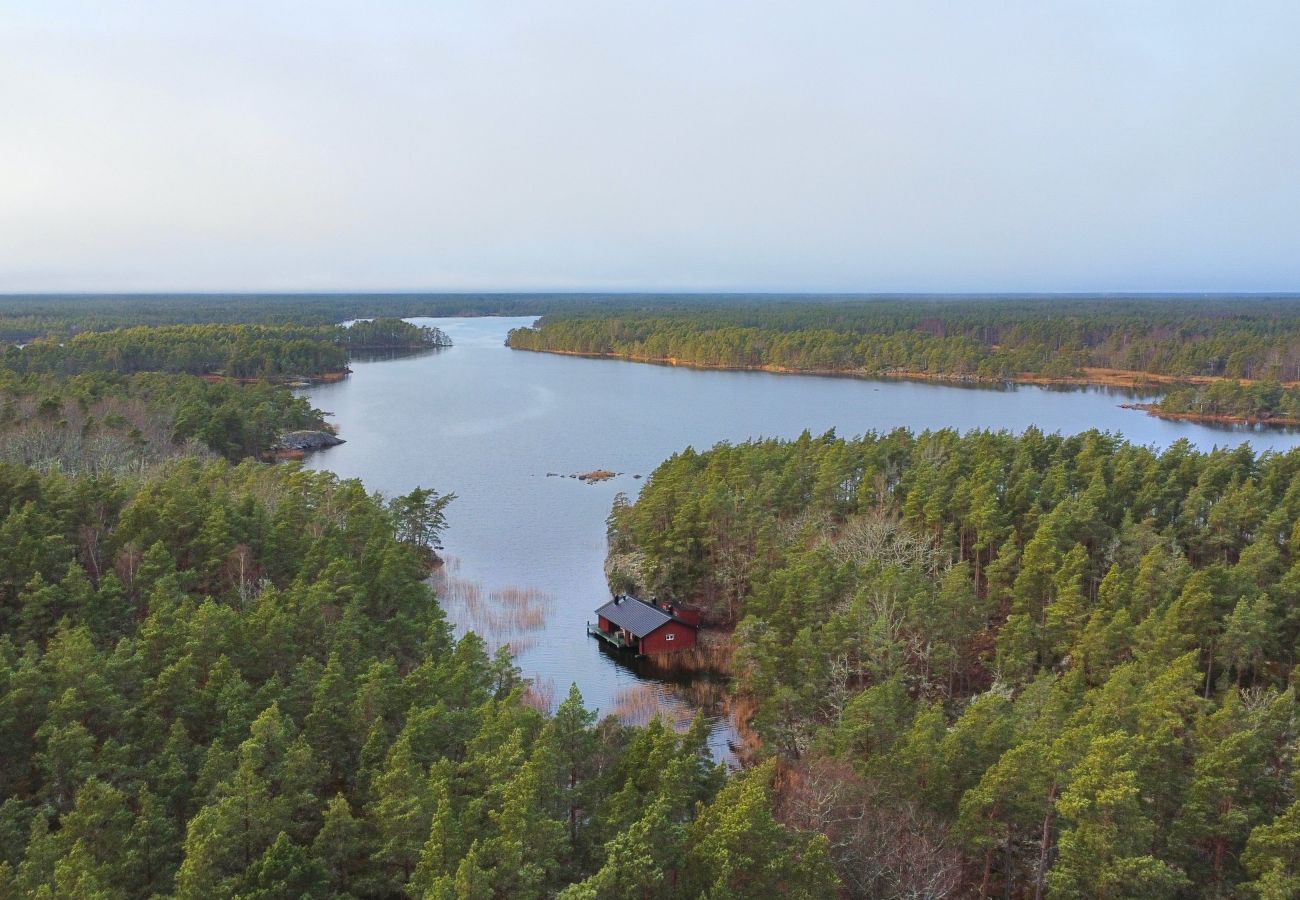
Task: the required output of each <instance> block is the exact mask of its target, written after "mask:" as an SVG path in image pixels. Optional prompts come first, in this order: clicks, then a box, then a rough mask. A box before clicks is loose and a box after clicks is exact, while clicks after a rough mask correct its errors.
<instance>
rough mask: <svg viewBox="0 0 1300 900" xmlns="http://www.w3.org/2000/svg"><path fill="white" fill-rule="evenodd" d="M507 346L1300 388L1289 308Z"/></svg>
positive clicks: (622, 336) (948, 304)
mask: <svg viewBox="0 0 1300 900" xmlns="http://www.w3.org/2000/svg"><path fill="white" fill-rule="evenodd" d="M509 343H510V346H512V347H516V348H518V349H523V350H544V351H555V352H568V353H582V354H591V355H601V356H613V357H620V358H626V359H636V360H644V361H654V362H675V363H681V364H687V365H698V366H708V367H720V368H763V367H768V368H772V369H780V370H790V371H813V372H827V373H843V374H860V375H917V376H934V377H945V378H974V379H987V380H1007V379H1016V378H1022V377H1026V376H1038V377H1045V378H1059V379H1067V380H1068V379H1073V380H1082V381H1087V380H1094V379H1095V378H1096V376H1095V374H1090V373H1089V372H1088V371H1087V370H1089V369H1118V370H1124V371H1126V372H1135V373H1146V374H1151V375H1160V376H1172V377H1176V378H1181V377H1213V378H1221V377H1222V378H1235V379H1269V380H1274V381H1280V382H1287V381H1296V380H1300V300H1297V298H1215V299H1200V298H1149V297H1148V298H1129V299H1123V298H1120V299H1087V300H1084V299H1076V298H1043V299H1027V298H997V299H954V298H940V299H925V298H908V299H876V300H869V301H863V302H852V303H850V302H819V301H817V300H813V299H810V300H809V301H808V302H804V303H796V304H779V305H773V304H765V303H754V302H743V301H738V302H735V303H730V304H724V303H719V302H713V303H708V302H704V303H701V304H700V305H698V306H696V307H694V308H690V309H683V308H679V309H674V310H663V311H654V310H651V311H639V312H637V311H628V312H622V311H619V310H618V309H617V308H614V309H612V310H567V311H556V312H552V313H549V314H547V315H546V316H544V317H543V318H542V320H541V323H540V327H539V328H535V329H517V330H515V331H513V332H511V334H510V339H509Z"/></svg>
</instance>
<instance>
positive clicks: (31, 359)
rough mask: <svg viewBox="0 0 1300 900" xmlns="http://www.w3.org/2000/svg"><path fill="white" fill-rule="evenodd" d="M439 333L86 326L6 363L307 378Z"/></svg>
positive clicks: (392, 325) (8, 356)
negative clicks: (355, 355) (352, 353)
mask: <svg viewBox="0 0 1300 900" xmlns="http://www.w3.org/2000/svg"><path fill="white" fill-rule="evenodd" d="M450 343H451V342H450V341H449V340H448V338H447V336H446V335H445V334H443V332H442V331H440V330H439V329H436V328H428V327H422V326H416V325H412V324H410V323H408V322H403V321H401V320H400V319H376V320H368V321H362V322H356V323H353V324H352V325H351V326H350V327H341V326H299V325H167V326H156V327H151V326H137V327H134V328H122V329H117V330H113V331H84V332H82V333H80V334H77V335H76V336H74V337H72V338H69V339H68V340H66V341H56V340H37V341H33V342H31V343H28V344H24V345H17V344H14V345H10V346H9V347H8V349H6V350H5V353H4V358H3V365H4V367H5V368H6V369H9V370H10V371H12V372H15V373H18V374H53V375H78V374H82V373H85V372H117V373H121V374H126V375H129V374H132V373H135V372H170V373H185V374H191V375H206V374H218V375H225V376H228V377H231V378H263V379H270V378H281V379H284V378H294V377H310V376H312V375H319V374H322V373H326V372H336V371H340V370H342V369H344V368H346V366H347V361H348V351H349V350H350V349H420V348H430V347H445V346H449V345H450Z"/></svg>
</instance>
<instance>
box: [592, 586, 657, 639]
mask: <svg viewBox="0 0 1300 900" xmlns="http://www.w3.org/2000/svg"><path fill="white" fill-rule="evenodd" d="M596 615H598V616H603V617H604V618H606V619H608V620H609V621H611V622H613V623H614V624H615V625H617V626H618V627H619V628H625V629H627V630H628V631H630V632H632V634H634V635H636V636H637V637H645V636H646V635H647V634H649V633H650V632H652V631H654V630H655V629H656V628H660V627H662V626H663V625H665V624H667V623H668V622H671V621H673V617H672V616H670V615H669V614H668V613H666V612H664V611H663V610H662V609H660V608H659V607H657V606H651V605H650V604H649V603H646V602H645V601H644V600H638V599H637V598H635V597H627V596H620V597H615V598H614V599H613V600H611V601H609V602H608V603H606V604H605V605H604V606H602V607H601V608H600V609H598V610H596Z"/></svg>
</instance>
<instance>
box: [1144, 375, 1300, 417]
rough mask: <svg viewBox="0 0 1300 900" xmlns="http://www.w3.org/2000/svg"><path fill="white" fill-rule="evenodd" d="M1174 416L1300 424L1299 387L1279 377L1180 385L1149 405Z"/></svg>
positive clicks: (1151, 409) (1164, 413)
mask: <svg viewBox="0 0 1300 900" xmlns="http://www.w3.org/2000/svg"><path fill="white" fill-rule="evenodd" d="M1147 408H1148V409H1149V410H1150V411H1151V412H1153V413H1155V414H1156V415H1164V416H1170V417H1174V418H1191V419H1197V418H1205V419H1211V420H1213V419H1231V420H1234V421H1235V420H1244V421H1249V422H1259V423H1264V424H1270V423H1272V424H1286V425H1297V424H1300V387H1297V386H1295V385H1290V386H1283V385H1281V384H1279V383H1278V382H1276V381H1260V382H1253V383H1243V382H1240V381H1227V380H1225V381H1215V382H1213V383H1211V384H1207V385H1190V386H1186V387H1178V388H1174V389H1172V390H1170V391H1169V392H1168V393H1166V394H1164V395H1162V396H1161V397H1160V399H1159V400H1158V401H1157V402H1155V403H1154V404H1151V405H1150V406H1149V407H1147Z"/></svg>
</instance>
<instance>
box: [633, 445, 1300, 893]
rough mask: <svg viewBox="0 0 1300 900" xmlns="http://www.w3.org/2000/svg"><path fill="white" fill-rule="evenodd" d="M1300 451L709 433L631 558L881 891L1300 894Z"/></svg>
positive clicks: (862, 885) (814, 822)
mask: <svg viewBox="0 0 1300 900" xmlns="http://www.w3.org/2000/svg"><path fill="white" fill-rule="evenodd" d="M1298 476H1300V451H1293V452H1290V453H1287V454H1284V455H1276V454H1266V455H1263V456H1256V455H1255V454H1253V453H1252V452H1251V450H1250V449H1249V447H1247V446H1245V445H1243V446H1241V447H1239V448H1237V449H1235V450H1234V449H1223V450H1216V451H1214V452H1210V453H1201V452H1196V451H1194V450H1192V449H1190V448H1189V447H1188V446H1187V445H1185V444H1183V443H1178V444H1175V445H1174V446H1172V447H1170V448H1169V449H1168V450H1165V451H1164V452H1161V453H1157V452H1153V451H1152V450H1150V449H1146V448H1142V447H1136V446H1132V445H1130V444H1127V443H1125V442H1123V441H1122V440H1120V439H1118V438H1116V437H1114V436H1111V435H1107V434H1101V433H1097V432H1089V433H1085V434H1082V435H1079V436H1076V437H1068V438H1067V437H1061V436H1058V435H1044V434H1041V433H1038V432H1036V431H1033V430H1031V431H1029V432H1027V433H1025V434H1024V435H1023V436H1021V437H1015V436H1012V435H1009V434H1005V433H972V434H968V435H965V436H961V435H958V434H956V433H953V432H948V431H941V432H936V433H927V434H921V435H916V434H912V433H909V432H906V431H897V432H894V433H890V434H886V435H872V436H867V437H865V438H861V439H856V440H843V439H840V438H837V437H835V436H834V435H833V434H827V435H823V436H821V437H811V436H809V435H807V434H805V435H804V436H803V437H802V438H800V439H799V440H796V441H793V442H778V441H761V442H754V443H748V444H743V445H739V446H728V445H722V446H718V447H716V448H714V449H712V450H710V451H708V452H705V453H697V452H694V451H692V450H687V451H685V452H682V453H680V454H678V455H676V456H674V457H673V458H671V459H670V460H668V461H667V462H665V463H664V464H663V465H662V466H661V467H660V468H659V469H658V470H657V471H656V472H655V473H654V475H653V476H652V478H651V479H650V480H649V482H648V483H647V485H646V486H645V488H644V490H643V492H642V494H641V496H640V499H639V500H638V501H637V502H636V503H635V504H632V505H628V504H626V503H620V504H618V505H617V506H616V508H615V510H614V513H613V514H612V515H611V518H610V536H611V559H610V566H611V571H612V577H613V579H614V580H615V581H616V582H621V583H622V584H623V586H625V587H632V588H636V589H638V590H642V591H644V592H646V593H647V594H649V595H653V596H658V597H670V598H672V599H674V600H677V601H679V602H680V601H685V602H691V603H694V604H696V605H698V606H699V607H700V608H702V609H703V610H704V611H705V613H706V614H707V615H708V616H709V617H710V619H711V620H712V621H713V622H714V623H716V624H718V625H720V626H723V627H727V628H730V627H734V629H735V632H734V636H733V645H734V660H733V665H734V669H735V677H736V682H735V685H734V690H735V691H736V693H737V694H738V695H740V696H741V697H742V698H744V699H745V700H747V701H748V702H749V703H750V704H751V705H752V708H753V710H754V714H753V722H752V724H753V727H754V728H755V729H756V730H757V732H758V734H759V736H760V737H761V739H762V747H763V754H764V755H766V756H767V757H770V758H771V759H773V760H776V761H778V762H779V764H780V766H781V767H782V770H783V771H784V773H785V775H784V781H783V784H784V788H783V791H782V795H781V800H780V810H781V818H782V820H783V821H785V822H787V823H788V824H791V825H792V826H797V827H802V828H808V829H811V830H815V831H817V832H820V833H822V834H824V835H826V836H827V838H828V840H829V844H830V847H829V852H830V855H831V857H832V859H833V860H834V862H835V865H836V868H837V872H838V874H839V876H840V879H841V881H842V883H843V886H844V889H845V890H846V891H847V892H848V893H849V894H850V895H851V896H856V897H882V896H888V897H904V896H906V897H915V896H938V895H942V894H944V893H968V894H971V895H976V896H981V897H988V896H998V897H1002V896H1006V897H1037V896H1049V897H1078V898H1095V897H1108V898H1119V897H1229V896H1232V897H1267V898H1283V897H1294V896H1297V895H1300V795H1297V793H1296V783H1295V777H1294V775H1295V764H1296V760H1295V753H1296V741H1297V736H1298V728H1300V721H1298V720H1297V706H1296V696H1295V683H1294V682H1295V678H1296V673H1297V671H1300V670H1297V668H1296V664H1297V662H1298V661H1300V658H1298V653H1300V649H1298V646H1297V641H1300V617H1298V616H1297V615H1296V609H1297V606H1298V605H1300V603H1298V601H1300V477H1298Z"/></svg>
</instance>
